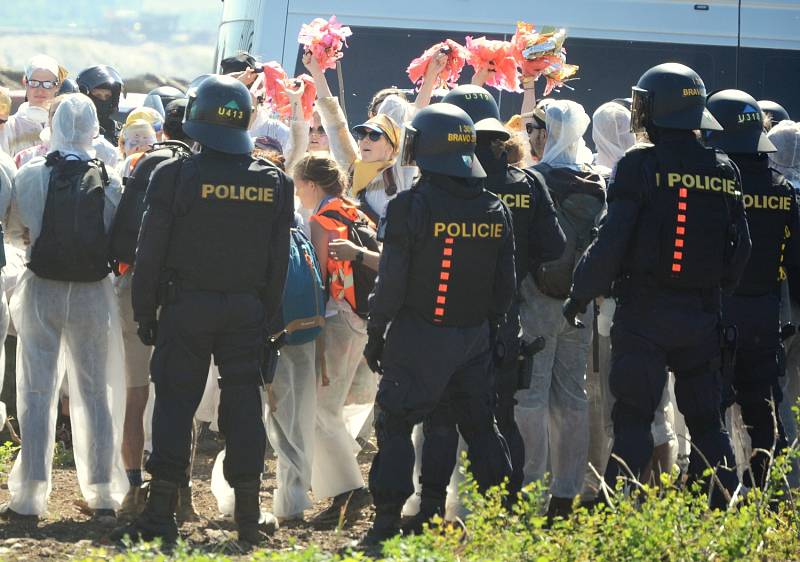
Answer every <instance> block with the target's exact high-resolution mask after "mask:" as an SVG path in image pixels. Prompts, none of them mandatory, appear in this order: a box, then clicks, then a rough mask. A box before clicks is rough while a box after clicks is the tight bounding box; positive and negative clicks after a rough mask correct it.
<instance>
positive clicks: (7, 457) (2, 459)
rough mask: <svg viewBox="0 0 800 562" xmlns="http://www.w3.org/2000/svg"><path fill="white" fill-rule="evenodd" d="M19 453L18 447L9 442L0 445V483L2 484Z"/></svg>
mask: <svg viewBox="0 0 800 562" xmlns="http://www.w3.org/2000/svg"><path fill="white" fill-rule="evenodd" d="M17 451H19V445H14V443H12V442H11V441H6V442H5V443H3V444H2V445H0V483H2V482H4V481H5V479H6V478H7V477H8V473H9V471H10V470H11V465H12V464H14V459H15V458H16V456H17Z"/></svg>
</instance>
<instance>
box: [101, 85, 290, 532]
mask: <svg viewBox="0 0 800 562" xmlns="http://www.w3.org/2000/svg"><path fill="white" fill-rule="evenodd" d="M252 112H253V107H252V102H251V97H250V93H249V92H248V90H247V88H246V87H245V86H244V85H243V84H241V83H240V82H239V81H237V80H235V79H234V78H230V77H225V76H211V77H209V78H207V79H206V80H205V81H204V82H203V83H202V84H201V85H200V86H199V87H198V88H197V91H196V92H195V94H194V95H193V96H191V97H190V98H189V101H188V105H187V108H186V121H185V123H184V129H185V131H186V133H187V134H188V135H190V136H191V137H192V138H193V139H195V140H197V141H198V142H199V143H200V145H201V146H202V150H201V152H200V153H199V154H195V155H193V156H190V157H187V158H184V159H182V160H181V159H172V160H168V161H166V162H164V163H162V164H160V165H159V166H158V167H157V168H156V169H155V171H154V172H153V175H152V177H151V180H150V185H149V188H148V191H147V196H146V205H147V210H146V212H145V215H144V219H143V222H142V227H141V232H140V234H139V242H138V246H137V250H136V262H135V271H134V275H133V311H134V318H135V320H136V321H137V322H138V324H139V336H140V338H141V339H142V341H143V342H144V343H145V344H146V345H153V344H155V351H154V352H153V358H152V362H151V377H152V380H153V383H154V384H155V396H156V398H155V410H154V413H153V452H152V455H151V456H150V458H149V460H148V462H147V465H146V468H147V470H148V472H150V473H151V475H152V481H151V483H150V496H149V498H148V502H147V507H146V508H145V510H144V512H143V513H142V515H141V516H140V517H139V518H138V519H137V520H136V521H135V522H134V523H133V524H132V525H131V526H129V527H127V528H123V529H121V530H119V531H118V532H117V533H116V535H115V536H116V537H121V536H123V535H124V534H126V533H127V534H130V535H131V536H132V537H134V538H136V537H141V538H143V539H145V540H151V539H152V538H154V537H162V538H164V539H165V540H168V541H174V540H175V538H176V536H177V527H176V524H175V516H174V514H175V503H176V499H177V493H178V487H179V486H181V485H185V481H186V479H187V469H188V467H189V450H190V435H191V428H192V418H193V416H194V413H195V410H196V409H197V406H198V404H199V402H200V399H201V397H202V395H203V390H204V387H205V381H206V378H207V376H208V368H209V361H210V358H211V356H212V355H213V357H214V362H215V364H216V365H217V366H218V367H219V373H220V387H221V396H220V407H219V424H220V429H221V431H222V433H223V434H224V435H225V439H226V456H225V466H224V474H225V479H226V480H227V481H228V482H229V483H230V485H231V487H232V488H233V489H234V492H235V497H236V505H235V511H234V518H235V520H236V523H237V525H238V530H239V538H240V540H246V541H248V542H253V543H256V542H259V540H260V539H262V537H263V533H264V532H269V531H274V529H275V527H276V522H275V520H274V518H273V517H272V516H271V515H267V514H264V513H262V512H261V509H260V506H259V488H260V477H261V473H262V470H263V466H264V449H265V444H266V432H265V429H264V424H263V421H262V413H263V404H262V401H261V392H260V388H259V387H260V386H261V385H262V384H264V383H268V382H270V380H271V376H272V374H271V369H270V367H274V359H275V353H274V350H273V349H272V348H271V346H269V345H265V344H266V342H267V339H266V337H267V336H266V334H269V333H275V332H278V331H279V330H280V324H281V320H280V317H279V306H280V299H281V295H282V292H283V285H284V281H285V279H286V270H287V262H288V248H289V240H288V237H289V227H290V224H291V222H292V218H293V207H294V201H293V200H294V185H293V183H292V181H291V180H290V179H289V178H288V177H287V176H286V175H285V174H283V173H282V172H281V171H280V170H278V168H276V167H275V166H274V165H272V164H270V163H268V162H266V161H263V160H257V159H254V158H253V157H251V156H250V151H251V150H252V148H253V141H252V140H251V139H250V137H249V135H248V133H247V126H248V124H249V121H250V115H251V114H252ZM159 307H160V311H158V309H159ZM157 311H158V315H157ZM272 328H274V331H270V329H272Z"/></svg>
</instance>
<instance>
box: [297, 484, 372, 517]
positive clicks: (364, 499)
mask: <svg viewBox="0 0 800 562" xmlns="http://www.w3.org/2000/svg"><path fill="white" fill-rule="evenodd" d="M371 504H372V495H370V493H369V491H367V489H366V488H357V489H355V490H350V491H349V492H344V493H342V494H339V495H338V496H335V497H334V498H333V501H332V502H331V505H330V507H328V508H327V509H325V510H324V511H322V512H321V513H319V514H317V516H316V517H314V519H312V523H313V524H314V525H339V523H340V522H342V523H343V524H347V523H353V522H354V521H356V520H358V518H359V516H360V515H361V512H362V510H363V509H364V508H365V507H367V506H368V505H371Z"/></svg>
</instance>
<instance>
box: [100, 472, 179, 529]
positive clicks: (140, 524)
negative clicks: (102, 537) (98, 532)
mask: <svg viewBox="0 0 800 562" xmlns="http://www.w3.org/2000/svg"><path fill="white" fill-rule="evenodd" d="M177 503H178V485H177V484H175V483H174V482H167V481H166V480H151V481H150V490H149V495H148V498H147V505H146V506H145V508H144V511H142V513H141V514H139V516H138V517H137V518H136V519H135V520H134V521H133V522H132V523H130V524H129V525H125V526H124V527H119V528H117V529H115V530H114V531H113V532H112V533H111V540H113V541H117V542H119V541H121V540H122V539H123V538H125V536H126V535H127V536H129V537H130V539H131V541H133V542H138V541H147V542H149V541H152V540H153V539H156V538H160V539H161V540H162V541H163V542H164V543H165V544H172V543H174V542H175V541H176V540H177V539H178V524H177V523H176V522H175V507H176V505H177Z"/></svg>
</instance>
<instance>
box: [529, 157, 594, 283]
mask: <svg viewBox="0 0 800 562" xmlns="http://www.w3.org/2000/svg"><path fill="white" fill-rule="evenodd" d="M554 170H555V169H554V168H552V167H550V166H548V165H547V164H538V165H536V166H534V167H533V168H528V169H527V170H525V172H526V173H528V174H529V175H530V176H532V177H534V178H535V179H536V181H537V182H538V183H540V184H541V185H542V187H545V188H547V190H548V191H549V193H550V196H551V197H552V199H553V205H554V207H555V210H556V216H557V217H558V223H559V224H560V225H561V229H562V230H563V231H564V235H565V236H566V245H565V247H564V252H563V253H562V254H561V257H559V258H557V259H555V260H551V261H548V262H544V263H542V264H540V265H539V267H538V268H536V270H535V271H534V272H533V279H534V281H535V282H536V287H537V288H538V289H539V290H540V291H541V292H542V293H544V294H545V295H547V296H549V297H553V298H557V299H565V298H567V297H568V296H569V291H570V288H571V287H572V273H573V271H574V270H575V266H576V265H577V263H578V260H579V259H580V257H581V255H583V252H584V251H585V250H586V248H588V247H589V244H591V243H592V240H594V237H595V236H596V234H597V224H598V221H599V219H600V217H601V215H602V213H603V210H604V209H605V193H604V191H603V190H602V189H601V188H602V184H598V183H594V182H591V181H586V182H583V183H584V184H585V185H581V187H579V188H577V189H574V188H573V187H572V186H570V185H561V184H562V183H563V184H576V183H577V178H576V180H574V181H570V180H569V179H568V178H566V177H564V178H556V177H555V173H554ZM562 173H563V172H562ZM598 179H599V176H598ZM563 180H566V181H563ZM556 184H558V185H556Z"/></svg>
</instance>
